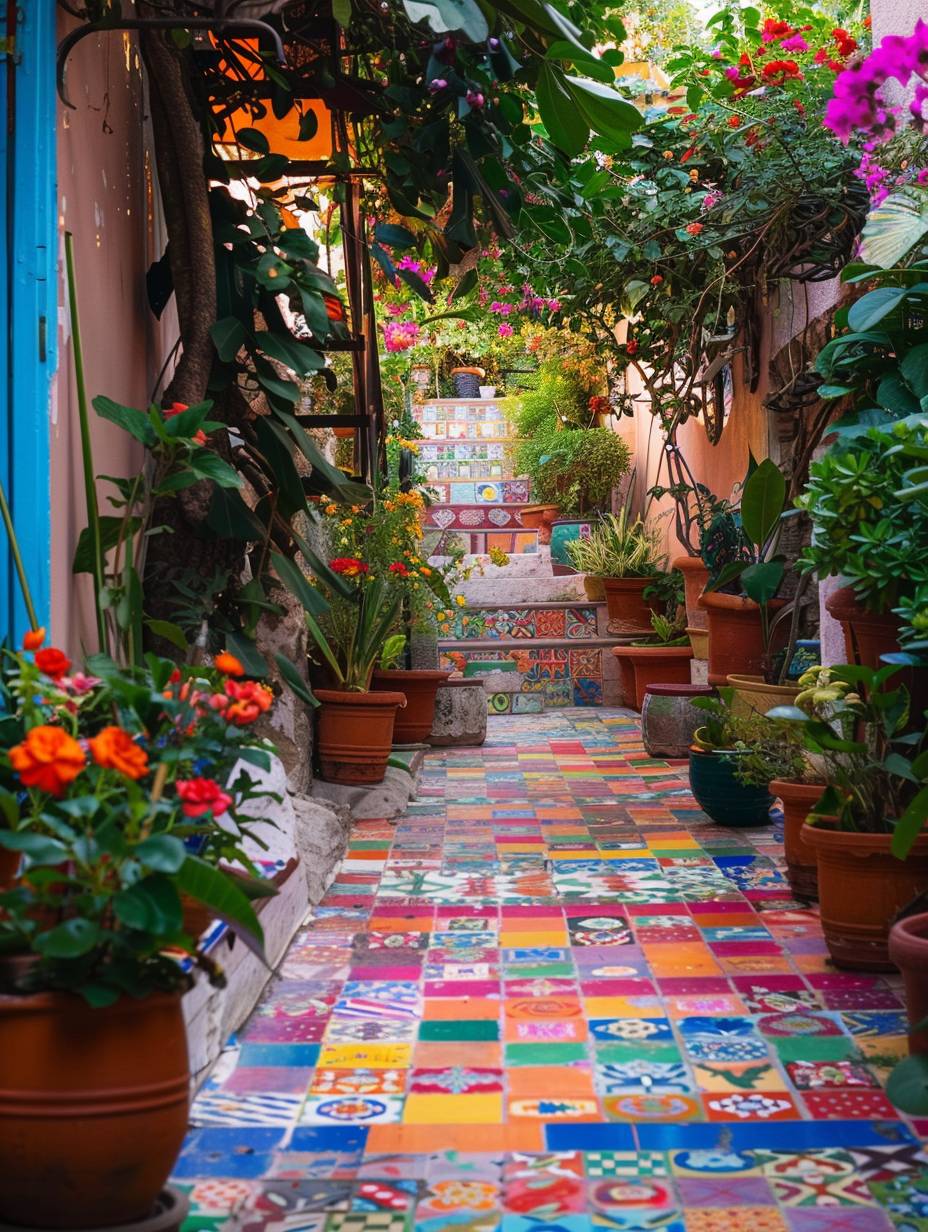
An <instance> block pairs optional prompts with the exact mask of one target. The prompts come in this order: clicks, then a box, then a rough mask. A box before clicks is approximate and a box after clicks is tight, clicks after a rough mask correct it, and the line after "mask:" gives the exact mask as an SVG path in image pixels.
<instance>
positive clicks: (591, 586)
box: [583, 573, 606, 603]
mask: <svg viewBox="0 0 928 1232" xmlns="http://www.w3.org/2000/svg"><path fill="white" fill-rule="evenodd" d="M583 590H584V593H585V594H586V597H587V598H588V599H589V601H590V602H591V603H602V602H603V600H604V599H605V598H606V588H605V586H604V585H603V579H602V578H601V577H593V575H592V573H584V575H583Z"/></svg>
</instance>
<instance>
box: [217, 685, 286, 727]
mask: <svg viewBox="0 0 928 1232" xmlns="http://www.w3.org/2000/svg"><path fill="white" fill-rule="evenodd" d="M225 687H226V696H227V697H228V698H229V705H228V706H226V708H225V710H224V712H223V713H224V714H225V717H226V719H227V720H228V722H229V723H234V724H235V726H236V727H246V726H247V725H248V724H249V723H253V722H254V721H255V719H257V718H258V716H259V715H262V714H264V712H265V710H269V709H270V706H271V703H272V702H273V700H274V694H273V693H272V692H271V690H270V689H269V688H267V686H266V685H263V684H258V682H257V681H256V680H243V681H241V682H239V681H238V680H227V681H226V686H225Z"/></svg>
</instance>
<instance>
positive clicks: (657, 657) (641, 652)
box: [612, 646, 693, 710]
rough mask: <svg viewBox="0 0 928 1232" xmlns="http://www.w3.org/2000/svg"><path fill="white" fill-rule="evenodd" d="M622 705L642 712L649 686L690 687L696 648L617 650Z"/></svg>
mask: <svg viewBox="0 0 928 1232" xmlns="http://www.w3.org/2000/svg"><path fill="white" fill-rule="evenodd" d="M612 653H613V654H614V655H615V657H616V659H617V660H618V663H619V688H620V689H621V692H622V705H623V706H631V708H632V709H633V710H640V709H641V707H642V706H643V705H644V694H645V689H647V687H648V685H649V684H684V685H685V684H689V683H690V660H691V659H692V657H693V648H692V646H613V647H612Z"/></svg>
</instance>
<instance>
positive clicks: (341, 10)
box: [301, 0, 351, 136]
mask: <svg viewBox="0 0 928 1232" xmlns="http://www.w3.org/2000/svg"><path fill="white" fill-rule="evenodd" d="M332 16H333V17H334V18H335V20H336V21H337V22H338V24H339V25H340V26H341V28H342V29H343V30H347V29H348V27H349V26H350V25H351V0H332ZM310 114H312V115H313V118H315V113H312V112H311V113H310ZM301 136H302V134H301Z"/></svg>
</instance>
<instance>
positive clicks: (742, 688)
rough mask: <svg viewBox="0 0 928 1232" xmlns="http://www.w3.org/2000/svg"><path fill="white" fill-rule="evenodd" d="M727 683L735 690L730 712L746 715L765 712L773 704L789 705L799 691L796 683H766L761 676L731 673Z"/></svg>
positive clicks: (773, 705)
mask: <svg viewBox="0 0 928 1232" xmlns="http://www.w3.org/2000/svg"><path fill="white" fill-rule="evenodd" d="M728 683H729V684H730V685H731V686H732V688H733V689H734V690H735V695H734V697H733V698H732V702H731V709H732V713H733V714H736V715H741V716H743V717H748V716H750V715H752V714H766V713H767V711H768V710H773V708H774V707H775V706H791V705H792V704H793V702H794V701H795V700H796V695H797V694H798V693H799V685H798V684H767V683H766V681H765V680H764V678H763V676H742V675H739V674H737V673H733V674H732V675H730V676H729V677H728Z"/></svg>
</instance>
